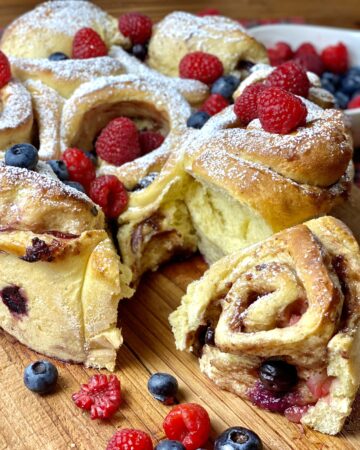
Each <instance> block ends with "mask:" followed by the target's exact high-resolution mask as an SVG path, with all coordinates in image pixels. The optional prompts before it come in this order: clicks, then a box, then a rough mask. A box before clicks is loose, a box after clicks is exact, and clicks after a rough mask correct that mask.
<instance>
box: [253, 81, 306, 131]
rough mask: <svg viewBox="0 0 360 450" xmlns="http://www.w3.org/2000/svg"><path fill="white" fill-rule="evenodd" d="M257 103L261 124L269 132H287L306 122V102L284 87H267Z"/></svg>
mask: <svg viewBox="0 0 360 450" xmlns="http://www.w3.org/2000/svg"><path fill="white" fill-rule="evenodd" d="M257 104H258V115H259V119H260V122H261V125H262V127H263V129H264V130H265V131H268V132H269V133H279V134H287V133H290V132H291V131H293V130H295V129H296V128H297V127H299V126H303V125H305V123H306V116H307V109H306V106H305V105H304V103H303V102H302V101H301V100H300V99H299V98H298V97H296V96H295V95H292V94H290V92H286V91H284V90H283V89H279V88H268V89H265V90H264V91H262V92H260V94H259V96H258V102H257Z"/></svg>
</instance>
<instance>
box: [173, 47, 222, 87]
mask: <svg viewBox="0 0 360 450" xmlns="http://www.w3.org/2000/svg"><path fill="white" fill-rule="evenodd" d="M223 71H224V68H223V65H222V62H221V61H220V59H219V58H218V57H217V56H215V55H211V54H210V53H205V52H192V53H188V54H187V55H185V56H184V57H183V58H182V60H181V61H180V64H179V73H180V77H181V78H191V79H194V80H199V81H202V82H203V83H205V84H212V83H213V82H214V81H216V80H217V79H218V78H220V77H221V75H222V74H223Z"/></svg>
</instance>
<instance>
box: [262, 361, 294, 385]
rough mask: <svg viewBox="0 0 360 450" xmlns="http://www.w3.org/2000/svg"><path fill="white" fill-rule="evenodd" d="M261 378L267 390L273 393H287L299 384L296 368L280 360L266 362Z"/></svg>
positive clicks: (263, 365) (263, 364)
mask: <svg viewBox="0 0 360 450" xmlns="http://www.w3.org/2000/svg"><path fill="white" fill-rule="evenodd" d="M259 376H260V380H261V382H262V384H263V385H264V386H265V388H266V389H268V390H269V391H272V392H286V391H289V390H290V389H292V388H293V387H294V386H295V385H296V383H297V382H298V376H297V371H296V367H295V366H293V365H291V364H288V363H287V362H285V361H282V360H280V359H269V360H267V361H264V362H263V363H262V364H261V366H260V370H259Z"/></svg>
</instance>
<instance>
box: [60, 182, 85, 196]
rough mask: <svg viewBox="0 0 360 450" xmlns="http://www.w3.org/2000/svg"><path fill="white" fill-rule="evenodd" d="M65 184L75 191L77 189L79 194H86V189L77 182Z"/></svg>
mask: <svg viewBox="0 0 360 450" xmlns="http://www.w3.org/2000/svg"><path fill="white" fill-rule="evenodd" d="M63 183H64V184H66V186H69V187H71V188H73V189H76V190H77V191H79V192H83V193H84V194H86V191H85V188H84V186H83V185H82V184H81V183H78V182H77V181H64V182H63Z"/></svg>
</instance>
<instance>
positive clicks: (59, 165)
mask: <svg viewBox="0 0 360 450" xmlns="http://www.w3.org/2000/svg"><path fill="white" fill-rule="evenodd" d="M46 162H47V164H49V166H50V167H51V168H52V170H53V172H54V173H55V175H56V176H57V177H58V178H59V180H61V181H68V180H69V172H68V170H67V167H66V164H65V163H64V161H61V160H58V159H51V160H50V161H46Z"/></svg>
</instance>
